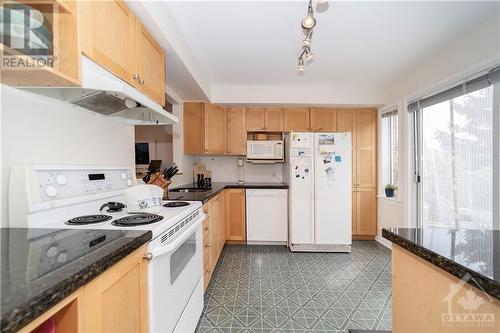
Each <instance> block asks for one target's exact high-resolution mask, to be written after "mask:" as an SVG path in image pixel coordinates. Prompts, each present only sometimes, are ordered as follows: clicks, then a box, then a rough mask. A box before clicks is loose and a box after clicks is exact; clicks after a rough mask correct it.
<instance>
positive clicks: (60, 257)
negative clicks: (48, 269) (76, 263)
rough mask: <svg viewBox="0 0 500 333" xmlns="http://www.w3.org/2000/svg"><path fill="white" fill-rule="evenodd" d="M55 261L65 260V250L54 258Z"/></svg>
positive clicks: (66, 258) (66, 256)
mask: <svg viewBox="0 0 500 333" xmlns="http://www.w3.org/2000/svg"><path fill="white" fill-rule="evenodd" d="M56 260H57V262H58V263H60V264H62V263H63V262H66V260H68V254H67V253H66V252H61V253H59V255H58V256H57V258H56Z"/></svg>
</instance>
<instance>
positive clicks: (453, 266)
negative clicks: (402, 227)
mask: <svg viewBox="0 0 500 333" xmlns="http://www.w3.org/2000/svg"><path fill="white" fill-rule="evenodd" d="M382 236H383V237H384V238H385V239H388V240H390V241H391V242H393V243H394V244H396V245H398V246H399V247H401V248H403V249H405V250H407V251H409V252H410V253H412V254H414V255H416V256H418V257H419V258H422V259H424V260H425V261H427V262H429V263H431V264H432V265H434V266H436V267H438V268H440V269H442V270H444V271H445V272H448V273H450V274H451V275H453V276H455V277H456V278H458V279H462V278H463V277H464V276H465V275H466V274H467V273H468V274H470V275H471V276H472V277H473V279H469V280H468V281H467V283H468V284H470V285H472V286H474V287H476V288H477V287H478V286H479V287H480V288H481V289H482V290H483V291H484V292H486V293H487V294H488V295H490V296H492V297H494V298H496V299H497V300H500V283H498V282H496V281H494V280H492V279H490V278H488V277H486V276H484V275H482V274H480V273H478V272H476V271H473V270H471V269H470V268H467V267H465V266H463V265H461V264H459V263H457V262H455V261H453V260H451V259H448V258H446V257H443V256H442V255H440V254H438V253H436V252H434V251H431V250H429V249H427V248H425V247H423V246H422V245H419V244H416V243H414V242H412V241H410V240H408V239H406V238H404V237H402V236H400V235H397V234H395V233H393V232H391V231H390V230H387V229H386V228H383V229H382ZM474 281H475V282H476V283H475V282H474Z"/></svg>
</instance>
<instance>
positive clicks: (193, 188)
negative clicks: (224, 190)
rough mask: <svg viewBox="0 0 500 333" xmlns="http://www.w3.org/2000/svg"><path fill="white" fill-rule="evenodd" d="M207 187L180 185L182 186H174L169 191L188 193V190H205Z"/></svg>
mask: <svg viewBox="0 0 500 333" xmlns="http://www.w3.org/2000/svg"><path fill="white" fill-rule="evenodd" d="M209 190H210V189H209V188H198V187H182V188H174V189H171V190H170V192H182V193H190V192H200V193H203V192H207V191H209Z"/></svg>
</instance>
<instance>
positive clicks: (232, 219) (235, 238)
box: [224, 188, 246, 244]
mask: <svg viewBox="0 0 500 333" xmlns="http://www.w3.org/2000/svg"><path fill="white" fill-rule="evenodd" d="M224 196H225V202H226V239H227V240H228V241H231V242H232V243H238V244H245V243H246V223H245V220H246V215H245V214H246V208H245V190H244V189H241V188H234V189H227V190H224Z"/></svg>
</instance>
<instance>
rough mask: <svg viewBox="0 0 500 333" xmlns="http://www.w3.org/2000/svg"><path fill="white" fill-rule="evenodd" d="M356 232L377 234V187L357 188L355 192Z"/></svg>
mask: <svg viewBox="0 0 500 333" xmlns="http://www.w3.org/2000/svg"><path fill="white" fill-rule="evenodd" d="M356 201H357V202H356V205H357V207H356V219H357V221H356V234H358V235H369V236H375V235H376V234H377V189H376V188H358V189H357V192H356Z"/></svg>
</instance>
